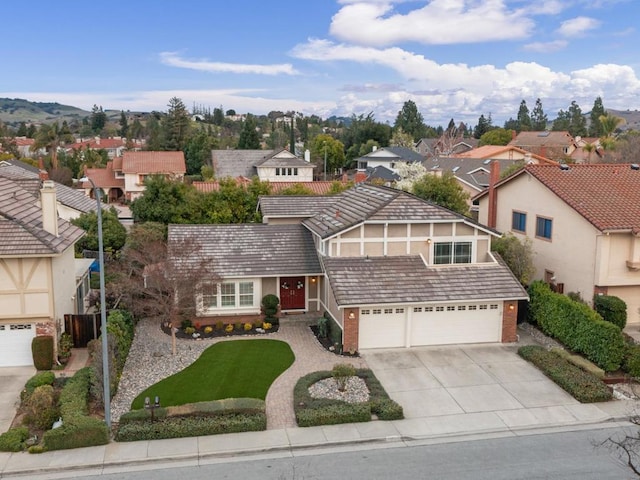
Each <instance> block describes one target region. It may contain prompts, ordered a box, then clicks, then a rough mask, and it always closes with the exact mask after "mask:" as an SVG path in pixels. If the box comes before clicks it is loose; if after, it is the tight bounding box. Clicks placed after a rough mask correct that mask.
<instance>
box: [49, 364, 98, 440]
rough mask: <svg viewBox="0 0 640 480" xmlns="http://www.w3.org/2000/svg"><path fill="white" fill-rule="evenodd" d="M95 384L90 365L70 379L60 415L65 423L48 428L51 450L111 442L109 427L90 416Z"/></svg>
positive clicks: (61, 401) (63, 394)
mask: <svg viewBox="0 0 640 480" xmlns="http://www.w3.org/2000/svg"><path fill="white" fill-rule="evenodd" d="M90 385H91V371H90V368H89V367H85V368H83V369H81V370H78V371H77V372H76V374H75V375H74V376H73V377H72V378H71V379H69V380H68V381H67V383H66V384H65V386H64V388H63V389H62V392H61V393H60V400H59V404H60V414H61V416H62V421H63V424H62V426H61V427H58V428H56V429H55V430H48V431H47V432H45V433H44V436H43V445H44V447H45V448H46V449H47V450H65V449H69V448H80V447H93V446H96V445H105V444H107V443H109V429H108V428H107V425H106V424H105V423H104V422H103V421H102V420H99V419H97V418H92V417H88V416H86V415H87V413H88V409H89V407H88V396H89V388H90Z"/></svg>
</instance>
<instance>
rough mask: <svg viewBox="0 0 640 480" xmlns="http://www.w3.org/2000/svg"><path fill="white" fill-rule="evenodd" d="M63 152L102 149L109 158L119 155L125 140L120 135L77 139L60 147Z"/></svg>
mask: <svg viewBox="0 0 640 480" xmlns="http://www.w3.org/2000/svg"><path fill="white" fill-rule="evenodd" d="M62 148H63V149H64V150H65V152H67V153H73V152H74V151H77V150H104V151H106V152H107V156H108V157H109V158H110V159H114V158H116V157H121V156H122V154H123V153H124V151H125V150H126V148H127V145H126V141H125V140H124V139H122V138H120V137H116V138H100V137H95V138H92V139H90V140H82V139H77V140H76V143H70V144H67V145H64V147H62Z"/></svg>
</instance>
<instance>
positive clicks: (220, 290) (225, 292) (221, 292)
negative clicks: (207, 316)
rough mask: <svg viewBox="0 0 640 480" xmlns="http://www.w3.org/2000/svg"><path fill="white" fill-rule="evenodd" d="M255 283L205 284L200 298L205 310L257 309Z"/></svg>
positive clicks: (201, 289)
mask: <svg viewBox="0 0 640 480" xmlns="http://www.w3.org/2000/svg"><path fill="white" fill-rule="evenodd" d="M255 288H256V287H255V283H254V282H251V281H235V282H223V283H219V284H212V283H209V284H203V285H202V286H201V287H200V298H201V301H202V309H203V310H205V311H206V310H214V309H220V308H225V309H226V308H238V307H240V308H247V307H255V303H256V300H255V293H256V290H255Z"/></svg>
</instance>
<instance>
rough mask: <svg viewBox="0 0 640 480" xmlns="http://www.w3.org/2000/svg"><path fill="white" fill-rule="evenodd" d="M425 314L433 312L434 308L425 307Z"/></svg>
mask: <svg viewBox="0 0 640 480" xmlns="http://www.w3.org/2000/svg"><path fill="white" fill-rule="evenodd" d="M424 311H425V312H433V307H424Z"/></svg>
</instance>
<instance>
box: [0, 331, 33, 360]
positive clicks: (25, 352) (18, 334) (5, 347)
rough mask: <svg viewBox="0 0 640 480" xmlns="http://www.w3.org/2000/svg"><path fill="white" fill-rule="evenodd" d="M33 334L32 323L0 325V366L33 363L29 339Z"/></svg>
mask: <svg viewBox="0 0 640 480" xmlns="http://www.w3.org/2000/svg"><path fill="white" fill-rule="evenodd" d="M35 334H36V329H35V327H34V326H33V325H32V324H25V325H22V324H4V325H0V367H19V366H24V365H33V356H32V355H31V340H32V339H33V337H34V336H35Z"/></svg>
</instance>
